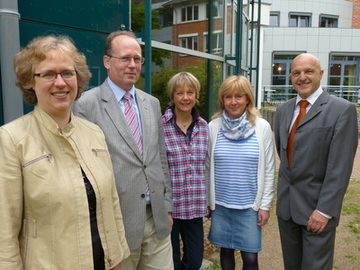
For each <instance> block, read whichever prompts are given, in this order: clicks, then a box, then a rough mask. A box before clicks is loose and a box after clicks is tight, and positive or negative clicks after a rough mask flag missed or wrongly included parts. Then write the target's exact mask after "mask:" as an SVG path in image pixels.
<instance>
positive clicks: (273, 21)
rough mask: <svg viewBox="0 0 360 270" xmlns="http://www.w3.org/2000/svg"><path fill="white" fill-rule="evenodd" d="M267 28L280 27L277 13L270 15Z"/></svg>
mask: <svg viewBox="0 0 360 270" xmlns="http://www.w3.org/2000/svg"><path fill="white" fill-rule="evenodd" d="M269 26H272V27H279V26H280V14H279V12H276V13H275V12H273V13H270V23H269Z"/></svg>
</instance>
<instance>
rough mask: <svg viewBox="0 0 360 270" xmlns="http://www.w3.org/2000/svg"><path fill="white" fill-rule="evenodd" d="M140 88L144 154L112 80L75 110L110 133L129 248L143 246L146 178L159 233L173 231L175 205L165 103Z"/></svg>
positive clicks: (85, 97) (84, 97)
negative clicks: (171, 220) (171, 215)
mask: <svg viewBox="0 0 360 270" xmlns="http://www.w3.org/2000/svg"><path fill="white" fill-rule="evenodd" d="M135 91H136V94H135V96H136V102H137V105H138V108H139V112H140V118H141V125H142V135H143V156H141V155H140V152H139V149H138V147H137V145H136V142H135V139H134V137H133V135H132V133H131V130H130V128H129V126H128V124H127V122H126V119H125V117H124V114H123V112H122V111H121V109H120V107H119V105H118V103H117V100H116V98H115V95H114V94H113V92H112V91H111V89H110V86H109V84H108V83H107V81H105V82H104V83H103V84H102V85H101V86H99V87H96V88H93V89H91V90H89V91H86V92H85V93H84V94H83V95H82V96H81V98H80V99H79V100H78V101H77V102H75V103H74V106H73V112H74V114H76V115H78V116H80V117H82V118H85V119H87V120H89V121H91V122H93V123H96V124H97V125H98V126H100V128H101V129H102V130H103V132H104V133H105V138H106V142H107V144H108V147H109V151H110V154H111V159H112V163H113V167H114V172H115V178H116V186H117V189H118V193H119V197H120V206H121V211H122V215H123V221H124V225H125V234H126V239H127V241H128V244H129V247H130V249H137V248H139V246H140V244H141V242H142V238H143V233H144V226H145V219H146V199H145V190H146V179H147V180H148V183H149V187H150V195H151V208H152V212H153V218H154V222H155V227H156V233H157V235H158V237H159V238H164V237H166V236H167V235H169V233H170V231H171V229H170V224H169V221H168V216H167V214H168V212H172V209H173V208H172V193H171V181H170V177H169V172H168V164H167V157H166V148H165V139H164V130H163V124H162V120H161V109H160V103H159V101H158V99H156V98H155V97H153V96H151V95H149V94H147V93H145V92H143V91H141V90H139V89H136V90H135ZM97 199H98V200H99V199H101V198H97Z"/></svg>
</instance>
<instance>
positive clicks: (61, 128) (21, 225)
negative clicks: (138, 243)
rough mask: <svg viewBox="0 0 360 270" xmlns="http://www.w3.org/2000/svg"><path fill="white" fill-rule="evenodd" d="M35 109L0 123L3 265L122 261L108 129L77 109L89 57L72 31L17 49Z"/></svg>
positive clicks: (104, 265) (91, 265) (93, 265)
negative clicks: (106, 136)
mask: <svg viewBox="0 0 360 270" xmlns="http://www.w3.org/2000/svg"><path fill="white" fill-rule="evenodd" d="M14 66H15V72H16V75H17V81H16V85H17V86H18V87H19V88H20V89H21V90H22V92H23V95H24V99H25V101H26V102H27V103H29V104H33V105H35V109H34V111H32V112H30V113H29V114H27V115H24V116H22V117H20V118H18V119H16V120H14V121H12V122H10V123H8V124H6V125H4V126H2V127H1V128H0V220H1V225H0V226H1V229H0V250H1V252H0V269H29V270H39V269H57V270H60V269H64V270H71V269H74V270H80V269H96V270H103V269H116V270H118V269H122V268H121V264H120V262H121V261H122V260H123V259H124V258H126V257H127V256H128V255H129V249H128V245H127V242H126V239H125V234H124V227H123V221H122V215H121V212H120V206H119V198H118V195H117V192H116V187H115V182H114V176H113V169H112V165H111V160H110V156H109V152H108V149H107V145H106V143H105V139H104V135H103V133H102V131H101V130H100V128H99V127H98V126H96V125H94V124H92V123H90V122H88V121H86V120H82V119H80V118H78V117H75V116H74V115H73V114H72V112H71V105H72V103H73V102H74V100H75V99H77V98H79V96H80V95H81V93H82V91H83V90H84V89H85V88H86V86H87V83H88V80H89V78H90V76H91V75H90V72H89V70H88V69H87V66H86V59H85V57H84V56H83V55H82V54H81V53H79V52H78V51H77V49H76V48H75V46H74V45H73V43H72V42H71V41H70V40H69V39H68V38H67V37H52V36H49V37H40V38H36V39H34V40H33V41H32V42H30V43H29V45H28V46H27V47H26V48H24V49H22V50H21V51H20V52H19V53H18V54H17V55H16V57H15V62H14Z"/></svg>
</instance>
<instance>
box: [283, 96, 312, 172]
mask: <svg viewBox="0 0 360 270" xmlns="http://www.w3.org/2000/svg"><path fill="white" fill-rule="evenodd" d="M308 105H309V102H308V101H307V100H301V101H299V106H300V112H299V115H298V117H297V118H296V120H295V122H294V124H293V126H292V128H291V131H290V134H289V138H288V144H287V148H286V150H287V158H288V163H289V167H291V162H292V155H293V149H294V138H295V132H296V129H297V127H298V125H299V124H300V122H301V120H302V119H303V118H304V117H305V115H306V107H307V106H308Z"/></svg>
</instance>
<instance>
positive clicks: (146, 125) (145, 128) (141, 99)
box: [135, 89, 153, 157]
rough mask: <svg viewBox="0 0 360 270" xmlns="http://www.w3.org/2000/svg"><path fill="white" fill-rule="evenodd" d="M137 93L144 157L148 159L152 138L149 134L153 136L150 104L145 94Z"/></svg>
mask: <svg viewBox="0 0 360 270" xmlns="http://www.w3.org/2000/svg"><path fill="white" fill-rule="evenodd" d="M135 92H136V94H135V95H136V102H137V105H138V109H139V113H140V122H141V130H142V140H143V157H146V153H147V146H149V145H150V144H149V143H150V142H149V140H150V139H151V138H149V137H148V135H149V134H153V133H152V132H151V130H150V129H151V119H150V111H149V108H148V106H149V105H148V103H147V102H146V96H145V95H143V92H142V91H141V90H139V89H135Z"/></svg>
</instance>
